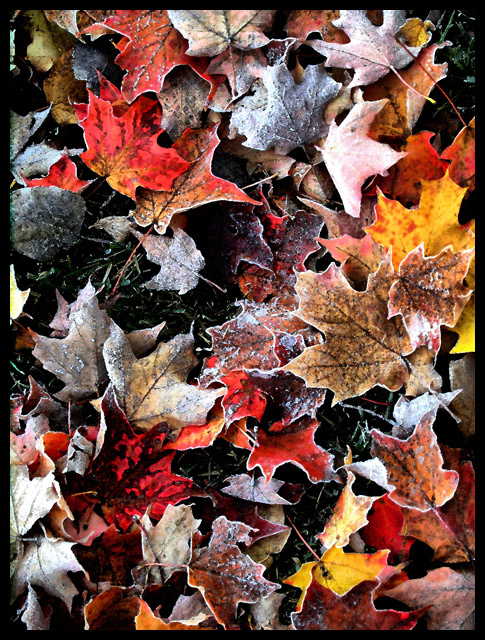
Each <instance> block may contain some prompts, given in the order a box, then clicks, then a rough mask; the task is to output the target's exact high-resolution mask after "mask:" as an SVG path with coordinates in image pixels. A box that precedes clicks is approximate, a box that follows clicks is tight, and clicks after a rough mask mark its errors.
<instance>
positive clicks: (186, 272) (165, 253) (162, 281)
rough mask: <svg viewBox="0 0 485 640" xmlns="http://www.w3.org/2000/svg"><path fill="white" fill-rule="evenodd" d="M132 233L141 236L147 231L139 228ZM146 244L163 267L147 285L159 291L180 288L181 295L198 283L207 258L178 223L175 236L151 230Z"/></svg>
mask: <svg viewBox="0 0 485 640" xmlns="http://www.w3.org/2000/svg"><path fill="white" fill-rule="evenodd" d="M132 233H133V235H134V236H135V237H136V238H138V240H142V239H143V237H144V235H145V234H143V233H139V232H138V231H132ZM142 246H143V248H144V249H145V251H146V253H147V258H148V259H149V260H150V262H153V263H155V264H156V265H158V266H159V267H160V271H159V272H158V273H157V274H156V275H155V276H154V277H153V278H152V279H151V280H149V281H148V282H145V283H144V284H143V286H144V287H146V288H147V289H156V290H157V291H167V290H168V291H177V290H178V293H179V295H183V294H184V293H187V291H190V290H191V289H193V288H194V287H196V286H197V284H198V282H199V277H200V275H199V271H200V270H201V269H203V267H204V265H205V260H204V257H203V255H202V254H201V253H200V251H199V250H198V249H197V247H196V244H195V242H194V241H193V240H192V238H191V237H190V236H189V235H188V234H186V233H185V231H183V229H180V228H179V227H174V229H173V238H170V237H165V236H157V235H151V234H150V235H148V236H146V237H145V239H144V240H143V245H142Z"/></svg>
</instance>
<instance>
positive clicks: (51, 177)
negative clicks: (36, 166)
mask: <svg viewBox="0 0 485 640" xmlns="http://www.w3.org/2000/svg"><path fill="white" fill-rule="evenodd" d="M92 182H93V180H79V178H78V177H77V167H76V165H75V164H74V162H73V161H72V160H71V158H70V157H69V156H68V155H67V153H64V154H63V155H62V157H61V158H60V159H59V160H58V161H57V162H55V163H54V164H53V165H52V166H51V167H50V169H49V174H48V175H47V176H46V177H45V178H38V179H36V180H25V186H26V187H59V188H60V189H66V190H67V191H74V192H75V193H78V192H79V191H82V190H83V189H85V188H86V187H87V186H88V185H90V184H91V183H92Z"/></svg>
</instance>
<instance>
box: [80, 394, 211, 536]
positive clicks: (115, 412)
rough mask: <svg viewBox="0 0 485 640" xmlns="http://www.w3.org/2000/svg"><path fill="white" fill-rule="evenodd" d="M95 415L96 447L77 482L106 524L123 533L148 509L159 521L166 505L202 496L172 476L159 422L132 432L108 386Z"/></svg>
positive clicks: (185, 480) (169, 454)
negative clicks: (88, 467) (99, 414)
mask: <svg viewBox="0 0 485 640" xmlns="http://www.w3.org/2000/svg"><path fill="white" fill-rule="evenodd" d="M101 411H102V423H101V428H100V436H99V437H98V443H97V448H98V449H99V447H100V446H101V448H100V451H99V455H98V456H97V457H96V458H95V459H94V461H93V464H92V467H91V471H90V473H88V474H87V475H85V476H84V478H83V485H82V486H83V489H82V491H84V492H87V494H90V495H95V496H96V500H97V501H98V502H100V503H101V508H102V510H103V514H104V516H105V518H106V520H107V521H108V522H109V523H110V524H112V523H115V524H117V525H118V526H119V527H120V528H121V529H122V530H123V531H126V530H127V529H128V527H129V526H130V524H131V523H132V521H133V516H135V515H136V516H142V515H143V514H144V513H145V511H146V510H147V508H148V507H149V506H150V505H151V511H150V515H151V517H153V518H154V519H160V518H161V517H162V515H163V513H164V511H165V509H166V508H167V506H168V505H169V504H177V503H178V502H180V501H181V500H184V499H185V498H188V497H190V496H194V495H204V496H205V493H204V492H202V491H201V490H200V489H198V487H197V486H196V485H195V484H194V483H193V482H192V480H189V479H188V478H184V477H182V476H178V475H175V474H174V473H172V471H171V463H172V460H173V457H174V456H175V455H176V452H175V451H173V452H172V451H171V452H166V451H164V450H163V444H164V442H165V437H166V432H167V430H166V425H165V424H164V423H161V424H158V425H155V426H154V427H152V428H151V429H150V430H149V431H146V432H142V433H135V431H134V430H133V429H132V427H131V425H130V423H129V422H128V420H127V419H126V417H125V415H124V413H123V411H122V410H121V409H120V407H119V406H118V403H117V402H116V399H115V396H114V393H113V389H112V387H111V386H110V387H108V389H107V390H106V393H105V395H104V397H103V401H102V403H101ZM103 423H104V424H103ZM103 433H104V437H103ZM76 492H77V491H76V489H73V490H72V493H73V494H74V493H76ZM68 502H69V499H68Z"/></svg>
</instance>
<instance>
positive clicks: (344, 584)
mask: <svg viewBox="0 0 485 640" xmlns="http://www.w3.org/2000/svg"><path fill="white" fill-rule="evenodd" d="M388 555H389V551H388V550H387V549H385V550H383V551H376V553H345V552H344V551H343V550H342V549H339V548H337V547H332V548H330V549H328V550H327V551H325V553H324V554H323V556H322V557H321V559H320V560H319V561H317V562H305V563H303V564H302V566H301V567H300V569H298V571H297V572H296V573H295V574H293V575H292V576H290V577H289V578H286V579H285V580H283V582H284V583H285V584H291V586H293V587H298V588H299V589H301V590H302V594H301V596H300V599H299V601H298V604H297V607H296V609H297V611H299V610H300V609H301V605H302V603H303V600H304V598H305V595H306V591H307V589H308V587H309V586H310V584H311V582H312V579H313V580H316V581H317V582H318V583H319V584H321V585H322V586H323V587H326V588H328V589H331V590H332V591H333V592H334V593H336V594H338V595H340V596H342V595H344V594H345V593H347V592H348V591H350V589H353V588H354V587H355V586H356V585H357V584H359V583H360V582H362V581H363V580H375V579H376V578H377V576H378V575H379V574H380V573H381V571H382V570H383V569H384V568H385V567H386V566H387V562H386V561H387V556H388Z"/></svg>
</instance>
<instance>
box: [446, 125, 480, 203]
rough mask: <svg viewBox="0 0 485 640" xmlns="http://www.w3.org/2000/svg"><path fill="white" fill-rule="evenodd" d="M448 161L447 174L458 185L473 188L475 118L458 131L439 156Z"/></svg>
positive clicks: (471, 189)
mask: <svg viewBox="0 0 485 640" xmlns="http://www.w3.org/2000/svg"><path fill="white" fill-rule="evenodd" d="M440 159H441V160H444V161H445V162H449V163H450V169H449V175H450V178H451V179H452V180H454V181H455V182H456V183H457V184H459V185H460V187H467V188H468V190H469V191H473V189H474V188H475V118H472V120H471V121H470V122H469V123H468V125H467V126H466V127H463V129H462V130H461V131H460V132H459V133H458V135H457V136H456V138H455V139H454V140H453V142H452V143H451V145H450V146H449V147H447V148H446V149H445V150H444V151H443V153H442V154H441V156H440Z"/></svg>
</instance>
